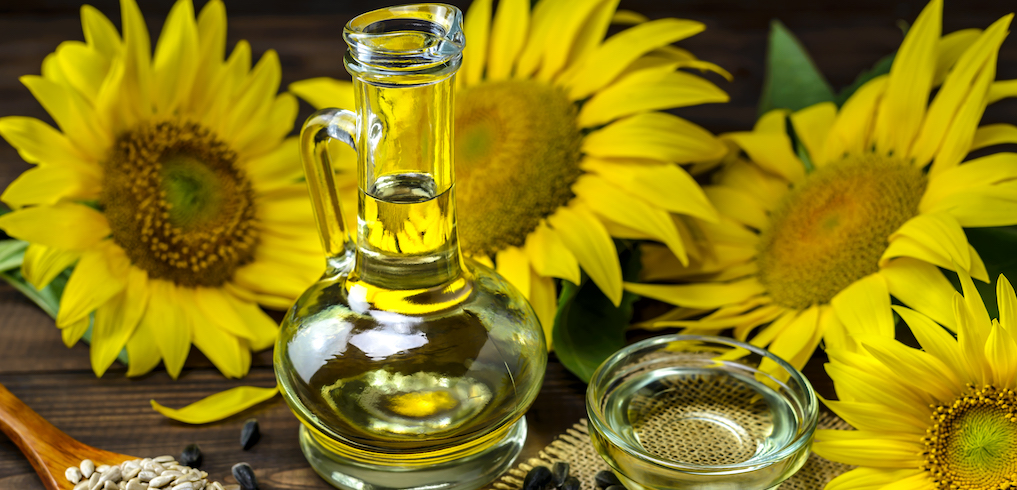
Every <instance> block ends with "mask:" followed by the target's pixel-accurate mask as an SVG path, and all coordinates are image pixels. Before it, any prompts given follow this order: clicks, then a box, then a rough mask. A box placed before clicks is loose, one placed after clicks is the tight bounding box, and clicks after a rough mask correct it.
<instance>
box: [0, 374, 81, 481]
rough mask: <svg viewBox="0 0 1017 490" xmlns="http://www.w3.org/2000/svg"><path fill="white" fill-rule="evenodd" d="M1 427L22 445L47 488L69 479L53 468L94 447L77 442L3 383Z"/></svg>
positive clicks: (0, 404)
mask: <svg viewBox="0 0 1017 490" xmlns="http://www.w3.org/2000/svg"><path fill="white" fill-rule="evenodd" d="M0 431H2V432H3V433H4V434H6V435H7V437H9V438H10V439H11V441H13V442H14V444H15V445H17V446H18V448H19V449H21V452H22V453H23V454H24V455H25V457H26V458H28V462H29V463H31V464H32V467H34V468H35V472H36V473H38V474H39V478H41V479H42V483H43V485H45V486H46V488H47V489H49V490H59V489H60V488H61V487H64V486H66V484H67V483H68V482H67V481H66V480H63V475H62V474H59V475H56V474H54V470H55V469H56V468H61V467H62V468H66V467H68V466H72V465H75V466H76V465H77V461H75V457H74V456H72V455H74V454H82V453H85V454H87V453H88V452H89V451H94V448H92V447H90V446H86V445H84V444H82V443H80V442H78V441H77V440H75V439H73V438H71V437H70V436H68V435H67V434H65V433H63V432H62V431H61V430H60V429H57V428H56V427H54V426H53V424H51V423H49V422H47V421H46V419H44V418H42V416H40V415H39V414H37V413H35V411H34V410H32V409H31V408H28V405H25V404H24V402H22V401H21V400H19V399H18V397H16V396H14V394H12V393H11V392H10V391H8V390H7V388H6V387H4V385H2V384H0ZM56 471H60V470H56ZM57 478H59V479H60V480H61V481H58V480H57Z"/></svg>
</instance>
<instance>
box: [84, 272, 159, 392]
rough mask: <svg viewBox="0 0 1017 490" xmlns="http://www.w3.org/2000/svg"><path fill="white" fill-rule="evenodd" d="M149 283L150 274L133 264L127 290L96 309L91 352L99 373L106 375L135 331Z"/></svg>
mask: <svg viewBox="0 0 1017 490" xmlns="http://www.w3.org/2000/svg"><path fill="white" fill-rule="evenodd" d="M147 283H148V274H146V273H145V271H143V270H141V269H138V268H137V267H131V268H130V269H129V272H128V273H127V285H126V287H124V289H123V291H122V292H121V293H120V294H118V295H116V296H114V297H113V298H112V299H111V300H110V301H109V302H107V303H106V304H104V305H102V306H100V307H99V308H98V309H97V310H96V311H95V323H94V324H93V325H92V342H91V344H92V347H91V349H90V350H89V353H90V355H91V361H92V371H94V372H95V375H96V377H100V378H101V377H102V375H103V373H105V372H106V369H108V368H109V366H110V365H111V364H113V361H115V360H116V358H117V356H118V355H119V354H120V351H122V350H123V349H124V347H125V346H126V345H127V339H129V338H130V337H131V335H133V334H134V331H135V328H136V327H137V326H138V322H139V321H140V320H141V316H142V314H143V313H144V312H145V306H147V304H148V284H147ZM128 360H130V358H128Z"/></svg>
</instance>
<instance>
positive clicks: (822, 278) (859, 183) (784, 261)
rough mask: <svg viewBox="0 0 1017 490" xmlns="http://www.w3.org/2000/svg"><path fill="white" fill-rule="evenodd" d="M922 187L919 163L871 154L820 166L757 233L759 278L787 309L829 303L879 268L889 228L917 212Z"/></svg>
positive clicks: (894, 228)
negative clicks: (841, 292) (912, 163)
mask: <svg viewBox="0 0 1017 490" xmlns="http://www.w3.org/2000/svg"><path fill="white" fill-rule="evenodd" d="M925 186H926V177H925V175H924V174H923V173H922V171H921V170H920V169H918V168H915V167H914V166H912V165H910V164H907V163H904V162H898V161H896V160H892V159H887V158H885V157H877V156H874V155H873V156H866V157H863V158H857V157H850V158H849V159H847V160H844V161H841V162H839V163H836V164H831V165H829V166H826V167H822V168H819V169H817V170H816V171H814V172H813V173H812V174H810V175H809V176H808V177H807V179H806V180H805V182H804V184H802V185H801V186H799V187H797V188H795V189H793V190H792V191H791V192H790V193H789V194H788V195H787V197H786V198H785V200H784V202H783V203H781V205H780V206H779V207H778V208H777V210H776V211H775V212H774V213H773V215H772V216H771V219H770V228H769V229H767V230H764V231H763V233H762V235H761V236H760V241H759V255H758V262H759V280H760V281H761V282H762V283H763V285H764V286H766V288H767V290H768V291H769V293H770V295H771V296H772V297H773V299H774V300H775V301H776V302H777V303H779V304H781V305H783V306H786V307H789V308H795V309H803V308H807V307H809V306H812V305H815V304H822V303H827V302H829V301H830V300H831V299H832V298H833V297H834V295H836V294H837V293H838V292H839V291H841V290H843V289H844V288H846V287H847V286H849V285H850V284H851V283H853V282H854V281H856V280H858V279H861V278H862V277H865V276H866V275H868V274H871V273H873V272H877V271H878V270H879V258H880V256H882V254H883V252H884V251H885V250H886V248H887V246H888V245H889V240H888V239H889V236H890V234H891V233H893V232H894V231H896V230H897V229H898V228H899V227H900V226H901V225H902V224H904V222H905V221H907V220H909V219H911V218H912V217H914V216H915V215H916V214H917V213H918V202H919V201H920V200H921V198H922V194H923V193H924V192H925Z"/></svg>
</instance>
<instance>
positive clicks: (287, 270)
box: [233, 260, 324, 308]
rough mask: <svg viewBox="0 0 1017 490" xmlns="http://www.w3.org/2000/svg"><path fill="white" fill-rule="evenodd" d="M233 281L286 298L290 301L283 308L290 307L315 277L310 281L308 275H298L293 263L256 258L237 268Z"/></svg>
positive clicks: (262, 292) (260, 291)
mask: <svg viewBox="0 0 1017 490" xmlns="http://www.w3.org/2000/svg"><path fill="white" fill-rule="evenodd" d="M322 265H324V263H323V264H322ZM322 269H324V267H322ZM266 277H271V278H272V280H271V281H265V278H266ZM233 281H234V282H235V283H236V284H237V285H238V286H240V287H242V288H245V289H248V290H250V291H254V292H256V293H261V294H267V295H271V296H277V297H280V298H286V299H287V300H288V303H286V304H283V305H282V308H289V306H290V304H292V302H293V300H294V299H296V298H297V297H298V296H300V295H301V294H303V292H304V290H306V289H307V287H308V286H310V285H311V283H312V282H313V279H312V280H311V281H308V280H307V278H306V277H298V276H296V275H295V274H294V271H293V266H292V265H289V264H285V263H278V262H267V261H264V260H256V261H254V262H252V263H250V264H248V265H245V266H243V267H240V268H239V269H237V271H236V273H235V274H234V276H233ZM284 302H285V300H284Z"/></svg>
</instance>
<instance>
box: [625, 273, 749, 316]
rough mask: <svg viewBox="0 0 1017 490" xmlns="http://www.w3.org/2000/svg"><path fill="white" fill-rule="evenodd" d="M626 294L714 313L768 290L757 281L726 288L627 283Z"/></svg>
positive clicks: (747, 281)
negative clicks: (629, 293)
mask: <svg viewBox="0 0 1017 490" xmlns="http://www.w3.org/2000/svg"><path fill="white" fill-rule="evenodd" d="M625 290H626V291H629V292H632V293H636V294H638V295H640V296H646V297H647V298H653V299H656V300H659V301H663V302H665V303H670V304H672V305H677V306H684V307H688V308H706V309H713V308H719V307H721V306H725V305H730V304H735V303H739V302H742V301H745V300H747V299H749V298H751V297H753V296H756V295H758V294H763V293H765V292H766V289H765V288H764V287H763V286H762V285H761V284H759V281H757V280H756V279H755V278H751V279H744V280H741V281H735V282H730V283H723V284H710V283H705V284H682V285H674V286H672V285H661V284H636V283H631V282H627V283H625Z"/></svg>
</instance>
